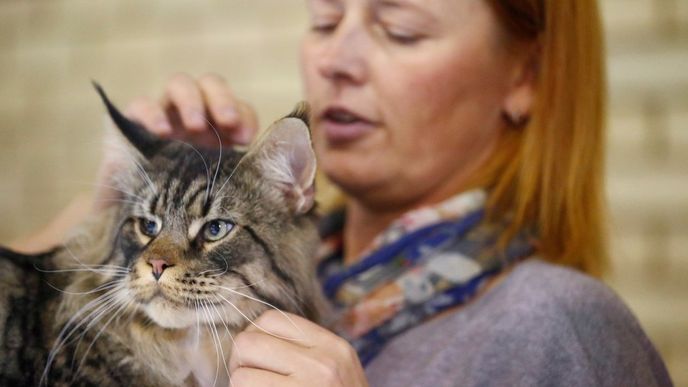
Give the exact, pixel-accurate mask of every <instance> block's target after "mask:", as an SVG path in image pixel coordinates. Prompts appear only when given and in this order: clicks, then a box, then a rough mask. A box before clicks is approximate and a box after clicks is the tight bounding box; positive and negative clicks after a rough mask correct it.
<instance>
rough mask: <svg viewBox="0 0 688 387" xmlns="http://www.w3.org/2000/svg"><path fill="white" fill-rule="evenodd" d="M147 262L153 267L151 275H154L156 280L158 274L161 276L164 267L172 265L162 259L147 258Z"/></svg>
mask: <svg viewBox="0 0 688 387" xmlns="http://www.w3.org/2000/svg"><path fill="white" fill-rule="evenodd" d="M148 264H149V265H151V266H152V267H153V277H155V280H156V281H157V280H159V279H160V276H162V272H163V271H165V269H167V268H168V267H171V266H174V265H170V264H169V263H168V262H167V261H166V260H164V259H150V260H148Z"/></svg>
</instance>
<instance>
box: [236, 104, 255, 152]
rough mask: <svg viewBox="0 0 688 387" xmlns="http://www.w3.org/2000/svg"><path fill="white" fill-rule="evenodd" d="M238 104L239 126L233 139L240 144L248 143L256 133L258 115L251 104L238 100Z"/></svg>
mask: <svg viewBox="0 0 688 387" xmlns="http://www.w3.org/2000/svg"><path fill="white" fill-rule="evenodd" d="M238 106H239V113H240V114H241V126H240V127H239V130H238V131H237V132H236V134H235V137H234V140H235V141H236V142H237V143H240V144H248V143H249V142H251V140H253V139H254V138H255V137H256V134H257V133H258V116H257V115H256V111H255V110H253V108H252V107H251V105H249V104H247V103H245V102H241V101H239V105H238Z"/></svg>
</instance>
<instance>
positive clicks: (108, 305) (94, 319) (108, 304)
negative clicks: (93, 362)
mask: <svg viewBox="0 0 688 387" xmlns="http://www.w3.org/2000/svg"><path fill="white" fill-rule="evenodd" d="M118 303H119V301H118V300H117V298H116V297H115V296H113V297H111V298H109V299H108V300H107V301H105V302H104V303H103V307H102V308H99V309H97V310H98V312H97V313H95V315H93V314H91V315H89V316H88V317H86V318H85V319H84V320H90V321H88V324H86V327H85V328H84V329H83V331H82V332H81V334H80V335H79V336H77V337H75V338H73V339H72V340H70V341H69V342H68V343H67V344H72V343H74V342H77V344H76V347H75V348H76V349H78V348H79V345H81V341H82V340H83V338H84V336H86V334H87V333H88V331H89V330H91V328H93V327H94V326H95V325H96V324H97V323H98V322H99V321H100V320H101V319H102V318H103V317H104V316H106V315H107V313H109V312H110V311H112V310H113V309H115V308H116V307H117V305H118ZM76 349H75V351H76ZM74 360H76V359H74ZM72 366H73V365H72Z"/></svg>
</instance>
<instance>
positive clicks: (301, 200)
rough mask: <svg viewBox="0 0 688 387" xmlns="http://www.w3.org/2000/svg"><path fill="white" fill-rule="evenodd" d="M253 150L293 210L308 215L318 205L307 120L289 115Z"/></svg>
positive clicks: (270, 128) (313, 160)
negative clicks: (315, 204) (315, 203)
mask: <svg viewBox="0 0 688 387" xmlns="http://www.w3.org/2000/svg"><path fill="white" fill-rule="evenodd" d="M303 117H306V116H305V115H304V116H303ZM253 151H254V152H256V156H257V162H258V165H259V166H260V168H261V170H262V172H263V174H264V176H265V177H266V178H268V179H269V180H271V181H272V182H274V183H276V184H277V185H278V187H279V188H280V190H281V192H282V194H283V195H284V197H285V199H286V200H287V202H288V204H289V206H290V207H291V208H292V209H293V211H294V212H295V213H297V214H303V213H306V212H308V211H309V210H310V209H311V208H312V207H313V204H314V202H315V187H314V185H315V171H316V161H315V153H314V152H313V147H312V146H311V136H310V131H309V130H308V125H307V124H306V121H305V120H304V119H302V118H301V117H297V116H291V115H289V116H287V117H285V118H283V119H281V120H279V121H277V122H275V123H274V124H272V125H271V126H270V127H269V128H268V129H267V130H266V132H265V133H264V135H263V136H262V137H261V138H260V139H259V140H258V141H257V143H256V144H255V145H254V149H253Z"/></svg>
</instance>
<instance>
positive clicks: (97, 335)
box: [74, 300, 133, 377]
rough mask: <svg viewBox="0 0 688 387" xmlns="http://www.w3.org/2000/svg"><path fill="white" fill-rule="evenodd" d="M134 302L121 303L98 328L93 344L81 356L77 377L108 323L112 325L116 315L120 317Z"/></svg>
mask: <svg viewBox="0 0 688 387" xmlns="http://www.w3.org/2000/svg"><path fill="white" fill-rule="evenodd" d="M132 303H133V301H132V300H130V301H129V302H127V303H124V304H120V306H119V308H117V309H116V310H115V311H114V312H113V313H112V316H111V317H110V318H109V319H108V320H107V321H106V322H105V324H103V325H102V326H101V327H100V329H99V330H98V333H96V335H95V337H94V338H93V340H91V344H89V346H88V348H86V351H85V352H84V354H83V355H82V357H81V362H79V367H77V369H76V372H75V373H74V377H76V375H78V374H79V372H80V371H81V367H83V365H84V362H85V361H86V358H87V356H88V353H89V352H90V351H91V348H93V345H94V344H95V343H96V341H97V340H98V338H99V337H100V335H102V334H103V332H105V329H107V327H108V325H110V323H111V322H112V321H113V320H114V319H115V317H119V316H120V315H121V314H122V312H123V311H125V310H127V308H128V307H130V306H131V304H132ZM108 313H109V312H108Z"/></svg>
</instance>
